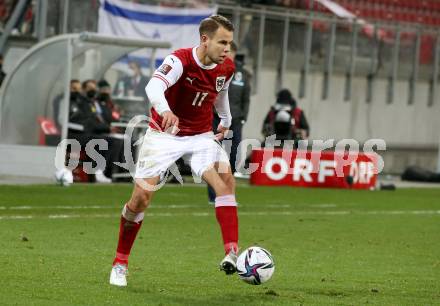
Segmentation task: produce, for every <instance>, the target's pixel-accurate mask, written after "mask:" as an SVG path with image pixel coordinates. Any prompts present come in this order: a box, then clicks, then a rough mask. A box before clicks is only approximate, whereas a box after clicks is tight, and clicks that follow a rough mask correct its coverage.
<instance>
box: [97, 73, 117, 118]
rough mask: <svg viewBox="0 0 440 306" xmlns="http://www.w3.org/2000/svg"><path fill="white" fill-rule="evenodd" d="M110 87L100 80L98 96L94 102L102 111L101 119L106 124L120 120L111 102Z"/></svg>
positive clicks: (115, 107)
mask: <svg viewBox="0 0 440 306" xmlns="http://www.w3.org/2000/svg"><path fill="white" fill-rule="evenodd" d="M111 92H112V90H111V87H110V84H109V83H108V82H107V81H106V80H104V79H103V80H100V81H99V82H98V96H97V97H96V101H97V102H98V104H99V106H100V107H101V108H102V110H103V118H104V120H105V121H106V123H107V124H111V123H112V122H115V121H119V119H120V118H121V115H120V110H119V108H118V107H117V105H115V104H114V103H113V101H112V97H111Z"/></svg>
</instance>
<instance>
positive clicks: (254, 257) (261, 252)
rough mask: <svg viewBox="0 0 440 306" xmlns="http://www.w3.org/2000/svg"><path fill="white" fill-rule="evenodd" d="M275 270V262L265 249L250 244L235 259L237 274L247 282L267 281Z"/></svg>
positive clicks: (254, 283) (260, 282) (258, 282)
mask: <svg viewBox="0 0 440 306" xmlns="http://www.w3.org/2000/svg"><path fill="white" fill-rule="evenodd" d="M274 271H275V262H274V261H273V258H272V255H271V254H270V253H269V251H267V250H266V249H263V248H261V247H257V246H252V247H250V248H247V249H246V250H244V251H243V252H242V253H241V254H240V256H238V259H237V272H238V276H239V277H240V278H241V279H242V280H243V281H245V282H246V283H248V284H251V285H260V284H262V283H265V282H267V281H268V280H269V279H270V278H271V277H272V274H273V272H274Z"/></svg>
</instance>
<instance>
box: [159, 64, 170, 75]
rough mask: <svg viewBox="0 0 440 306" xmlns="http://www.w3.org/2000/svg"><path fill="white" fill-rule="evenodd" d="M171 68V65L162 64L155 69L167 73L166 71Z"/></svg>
mask: <svg viewBox="0 0 440 306" xmlns="http://www.w3.org/2000/svg"><path fill="white" fill-rule="evenodd" d="M171 69H172V67H171V66H170V65H168V64H163V65H162V66H160V67H159V69H158V70H157V71H158V72H160V73H162V74H164V75H167V74H168V72H170V71H171Z"/></svg>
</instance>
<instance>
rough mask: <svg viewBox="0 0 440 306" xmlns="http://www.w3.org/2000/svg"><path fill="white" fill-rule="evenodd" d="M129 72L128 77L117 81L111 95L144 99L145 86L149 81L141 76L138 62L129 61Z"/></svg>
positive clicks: (145, 95)
mask: <svg viewBox="0 0 440 306" xmlns="http://www.w3.org/2000/svg"><path fill="white" fill-rule="evenodd" d="M128 67H129V68H130V70H131V73H130V75H129V76H125V77H123V78H122V79H121V80H119V81H118V82H117V84H116V86H115V89H114V90H113V94H115V95H117V96H126V97H133V96H135V97H143V98H146V97H147V94H146V93H145V86H147V83H148V81H149V79H148V78H147V77H146V76H144V75H143V74H142V70H141V66H140V64H139V63H138V62H135V61H131V62H129V63H128Z"/></svg>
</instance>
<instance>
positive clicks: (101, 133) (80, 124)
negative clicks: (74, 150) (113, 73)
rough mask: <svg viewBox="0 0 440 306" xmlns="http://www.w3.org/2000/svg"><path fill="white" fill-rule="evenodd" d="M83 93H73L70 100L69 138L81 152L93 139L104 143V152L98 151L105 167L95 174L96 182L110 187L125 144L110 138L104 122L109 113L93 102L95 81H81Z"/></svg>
mask: <svg viewBox="0 0 440 306" xmlns="http://www.w3.org/2000/svg"><path fill="white" fill-rule="evenodd" d="M82 90H83V94H77V93H74V94H73V95H71V97H70V107H69V109H70V110H69V136H68V138H72V139H76V140H78V141H79V143H80V144H81V147H82V148H85V146H86V145H87V143H88V142H89V141H90V140H92V139H103V140H105V141H106V142H107V144H108V149H107V150H97V151H99V153H100V154H101V155H102V156H103V157H104V159H105V161H106V166H105V169H97V170H96V172H95V178H96V181H97V182H100V183H110V182H111V179H110V177H112V174H113V171H114V170H115V169H116V166H115V165H114V163H115V162H121V161H122V153H123V146H124V141H123V139H122V138H121V137H118V136H117V135H113V134H110V123H109V122H107V121H106V119H105V117H106V116H107V115H108V113H109V110H108V109H107V107H106V105H101V104H100V103H99V102H98V101H97V99H96V97H97V90H96V81H94V80H87V81H84V82H83V83H82ZM110 114H111V112H110ZM107 119H108V118H107Z"/></svg>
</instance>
